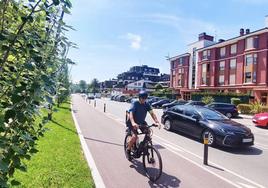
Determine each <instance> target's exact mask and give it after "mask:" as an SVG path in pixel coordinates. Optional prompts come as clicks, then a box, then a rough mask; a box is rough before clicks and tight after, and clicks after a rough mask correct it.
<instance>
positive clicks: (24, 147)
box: [0, 0, 72, 187]
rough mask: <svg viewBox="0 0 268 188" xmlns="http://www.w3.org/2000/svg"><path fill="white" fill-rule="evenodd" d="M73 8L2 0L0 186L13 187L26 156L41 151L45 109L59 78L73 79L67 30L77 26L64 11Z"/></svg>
mask: <svg viewBox="0 0 268 188" xmlns="http://www.w3.org/2000/svg"><path fill="white" fill-rule="evenodd" d="M70 8H71V3H70V0H52V1H51V0H35V1H33V0H20V1H16V0H2V1H0V15H1V16H0V46H1V47H0V119H3V122H2V123H1V124H0V145H1V152H0V187H10V185H9V184H8V179H9V178H12V176H13V174H14V172H15V170H16V169H20V170H22V171H26V170H27V168H26V166H25V164H24V162H23V160H25V159H28V160H29V159H30V158H31V156H32V155H33V154H34V153H36V152H37V149H36V140H38V138H39V137H40V136H42V135H43V133H44V131H45V130H46V129H45V127H44V125H45V123H46V122H47V121H48V117H47V116H42V115H41V113H40V109H42V107H43V106H44V105H45V104H48V105H49V106H51V105H53V104H54V103H53V97H54V96H55V95H56V94H61V93H60V91H61V90H62V88H61V87H58V86H63V85H64V84H62V82H61V83H60V82H59V80H60V78H61V77H65V79H66V78H67V79H68V76H67V77H66V66H67V65H66V63H67V64H68V62H66V61H65V58H64V57H65V56H64V54H66V50H67V46H68V44H70V42H69V41H68V38H66V35H65V33H64V32H66V31H68V30H69V29H72V27H71V26H68V25H66V23H65V22H64V21H63V14H64V13H69V9H70ZM65 81H66V80H65ZM68 82H69V81H68V80H67V81H66V83H68ZM58 83H59V84H58ZM67 85H68V84H67ZM67 85H64V87H65V88H68V86H67ZM37 119H38V121H37ZM10 182H11V186H12V185H18V184H19V182H17V181H15V180H12V179H11V181H10Z"/></svg>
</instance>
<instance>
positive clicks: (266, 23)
mask: <svg viewBox="0 0 268 188" xmlns="http://www.w3.org/2000/svg"><path fill="white" fill-rule="evenodd" d="M264 26H265V27H268V15H266V16H265V20H264Z"/></svg>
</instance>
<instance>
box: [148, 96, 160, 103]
mask: <svg viewBox="0 0 268 188" xmlns="http://www.w3.org/2000/svg"><path fill="white" fill-rule="evenodd" d="M162 99H163V98H161V97H152V98H149V99H147V102H148V104H150V105H152V104H153V103H154V102H157V101H160V100H162Z"/></svg>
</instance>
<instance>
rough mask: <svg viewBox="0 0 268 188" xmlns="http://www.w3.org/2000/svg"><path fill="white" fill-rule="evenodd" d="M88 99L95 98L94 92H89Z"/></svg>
mask: <svg viewBox="0 0 268 188" xmlns="http://www.w3.org/2000/svg"><path fill="white" fill-rule="evenodd" d="M87 99H88V100H91V99H95V96H94V94H93V93H89V94H88V95H87Z"/></svg>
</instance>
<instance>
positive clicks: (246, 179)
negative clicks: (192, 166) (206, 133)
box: [154, 135, 265, 188]
mask: <svg viewBox="0 0 268 188" xmlns="http://www.w3.org/2000/svg"><path fill="white" fill-rule="evenodd" d="M154 136H155V137H157V138H159V139H160V140H162V141H164V142H168V143H169V144H171V145H173V146H174V147H179V148H180V149H181V150H183V151H185V152H187V153H189V154H191V155H193V156H195V157H197V158H199V159H201V160H202V159H203V158H202V157H201V156H199V155H197V154H195V153H192V152H191V151H188V150H186V149H184V148H182V147H180V146H177V145H175V144H173V143H172V142H170V141H168V140H166V139H163V138H161V137H160V136H157V135H154ZM210 164H212V165H214V166H217V167H219V168H221V169H223V170H224V171H226V172H229V173H231V174H233V175H235V176H237V177H239V178H241V179H243V180H245V181H247V182H250V183H251V184H253V185H256V186H258V187H260V188H265V187H264V186H263V185H260V184H258V183H256V182H254V181H252V180H250V179H248V178H245V177H243V176H241V175H239V174H237V173H235V172H233V171H231V170H228V169H226V168H224V167H222V166H220V165H218V164H216V163H213V162H210Z"/></svg>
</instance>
